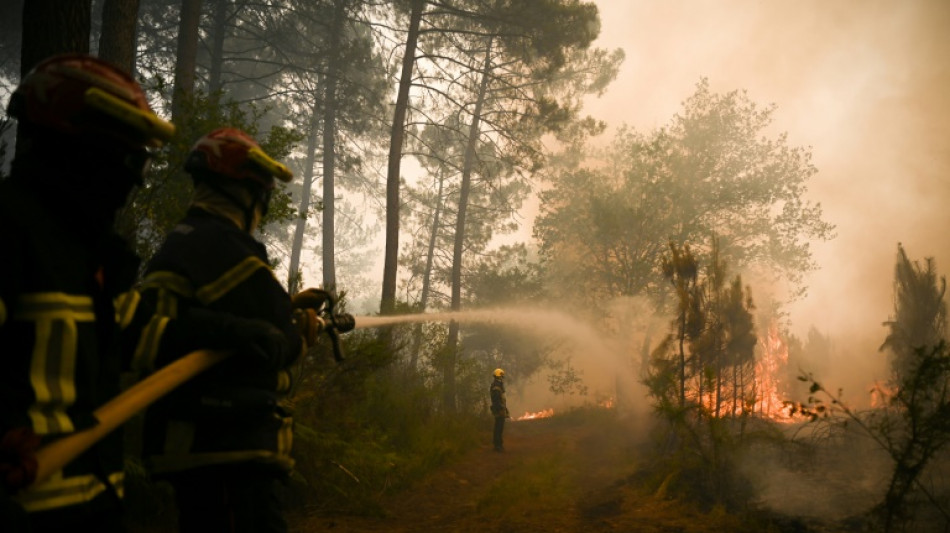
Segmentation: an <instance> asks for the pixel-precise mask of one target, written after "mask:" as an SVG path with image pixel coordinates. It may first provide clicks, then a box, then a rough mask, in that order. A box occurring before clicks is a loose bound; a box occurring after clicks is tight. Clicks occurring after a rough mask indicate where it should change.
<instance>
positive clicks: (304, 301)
mask: <svg viewBox="0 0 950 533" xmlns="http://www.w3.org/2000/svg"><path fill="white" fill-rule="evenodd" d="M332 299H333V298H332V296H331V295H330V293H329V292H327V291H325V290H323V289H305V290H302V291H300V292H298V293H297V294H295V295H294V296H293V298H291V304H292V305H293V307H294V309H313V310H319V309H320V308H321V307H323V305H324V304H326V303H329V302H331V301H332Z"/></svg>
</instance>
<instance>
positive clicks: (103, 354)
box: [0, 178, 139, 513]
mask: <svg viewBox="0 0 950 533" xmlns="http://www.w3.org/2000/svg"><path fill="white" fill-rule="evenodd" d="M50 194H55V192H51V193H50ZM64 218H65V217H63V216H62V213H57V212H55V210H52V209H50V208H49V202H41V201H40V200H39V198H38V197H37V193H34V192H33V190H32V189H30V188H28V187H27V186H26V185H24V183H23V182H22V181H17V180H16V179H13V178H11V179H8V180H6V181H4V182H2V183H0V250H3V252H2V256H3V260H2V261H0V435H3V434H5V433H6V432H7V431H9V430H11V429H13V428H31V429H32V431H33V432H34V433H36V434H37V435H39V436H40V437H41V438H42V441H43V443H44V444H46V443H48V442H50V441H53V440H56V439H58V438H61V437H63V436H65V435H68V434H70V433H73V432H75V431H79V430H82V429H85V428H88V427H91V426H93V425H95V424H96V419H95V417H94V416H93V411H94V410H95V409H96V408H97V407H99V405H101V404H102V403H104V402H105V401H106V400H108V399H111V398H112V397H114V396H115V395H116V394H117V393H118V392H119V377H120V371H121V369H122V358H121V350H120V335H119V333H120V330H121V329H122V328H124V327H125V326H127V325H128V324H129V323H130V322H131V319H132V316H133V314H134V310H135V307H136V304H137V302H138V298H137V294H136V293H134V292H128V291H127V289H128V288H129V287H131V286H132V283H133V280H134V278H135V275H136V272H137V269H138V264H139V262H138V259H137V258H136V256H135V255H134V254H133V253H132V252H131V251H129V250H128V249H127V247H126V246H125V244H124V243H123V242H122V241H121V239H119V238H118V237H117V236H115V235H112V234H111V233H109V232H107V231H106V232H102V234H94V233H95V232H91V233H89V234H80V233H78V231H79V230H78V229H76V228H75V227H74V225H71V224H69V223H68V222H67V221H66V220H64ZM121 438H122V437H121V432H113V433H112V434H111V435H109V436H107V437H106V438H104V439H103V440H102V441H100V442H99V443H98V444H96V445H95V446H93V447H92V448H91V449H90V450H88V451H87V452H86V453H84V454H82V455H81V456H79V457H78V458H77V459H76V460H75V461H73V462H71V463H70V464H68V465H67V466H66V467H65V468H64V469H63V470H62V471H60V472H57V473H55V474H54V475H53V476H52V477H51V478H50V479H49V480H47V481H46V482H44V483H41V484H39V485H37V486H34V487H32V488H30V489H28V490H25V491H21V492H20V493H18V494H15V495H14V499H15V500H16V501H18V502H19V504H20V505H21V506H23V507H24V508H25V509H26V510H27V511H29V512H31V513H35V512H51V513H55V512H58V511H62V510H73V511H75V510H76V509H77V508H79V507H84V508H85V509H86V510H88V511H89V512H95V510H96V509H106V508H112V507H114V506H115V505H116V503H117V502H116V498H117V497H121V495H122V492H123V490H122V487H123V473H122V469H123V456H122V441H121Z"/></svg>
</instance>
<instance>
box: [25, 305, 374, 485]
mask: <svg viewBox="0 0 950 533" xmlns="http://www.w3.org/2000/svg"><path fill="white" fill-rule="evenodd" d="M331 309H332V308H331ZM334 318H335V316H334V315H333V314H332V313H329V314H328V316H326V317H318V320H320V321H321V330H322V331H323V332H325V333H327V335H328V336H329V337H330V341H331V343H332V345H333V355H334V359H336V360H337V361H341V360H342V359H343V349H342V345H341V343H340V338H339V333H340V332H339V331H338V330H337V328H336V327H335V321H334ZM355 320H356V325H355V326H354V327H356V328H359V327H372V326H371V325H364V324H360V319H359V318H355ZM230 355H231V354H230V353H229V352H222V351H213V350H197V351H194V352H191V353H189V354H188V355H186V356H184V357H182V358H180V359H178V360H176V361H174V362H173V363H171V364H169V365H167V366H164V367H162V368H161V369H159V370H157V371H156V372H154V373H153V374H151V375H149V376H148V377H147V378H145V379H143V380H141V381H139V382H138V383H136V384H135V385H132V386H131V387H129V388H128V389H126V390H125V391H123V392H122V393H121V394H119V395H118V396H116V397H115V398H113V399H112V400H109V401H108V402H106V403H105V404H103V405H102V406H100V407H99V408H98V409H96V410H95V412H94V415H95V417H96V419H97V420H98V422H99V423H98V424H96V425H95V426H93V427H91V428H88V429H85V430H83V431H77V432H76V433H73V434H71V435H69V436H67V437H63V438H61V439H59V440H56V441H53V442H51V443H49V444H47V445H46V446H43V447H41V448H40V449H38V450H37V451H36V462H37V470H36V477H35V479H34V480H33V483H32V484H31V485H32V486H35V485H38V484H40V483H42V482H43V481H44V480H46V479H47V478H48V477H49V476H51V475H53V474H54V473H55V472H58V471H59V470H61V469H62V468H63V467H64V466H66V465H67V464H69V463H70V462H71V461H72V460H74V459H75V458H76V457H78V456H79V455H81V454H82V453H83V452H85V451H86V450H88V449H89V448H91V447H92V446H93V445H94V444H95V443H96V442H98V441H99V440H100V439H102V438H103V437H105V436H106V435H108V434H109V433H111V432H112V431H113V430H115V429H116V428H118V427H119V426H121V425H122V424H124V423H125V422H127V421H128V420H129V419H130V418H132V417H133V416H135V414H136V413H138V412H139V411H142V410H143V409H145V408H146V407H148V406H149V405H151V404H153V403H154V402H156V401H157V400H159V399H160V398H161V397H163V396H165V395H166V394H168V393H169V392H171V391H172V390H174V389H175V388H177V387H178V386H180V385H181V384H182V383H185V382H186V381H188V380H190V379H192V378H193V377H195V376H197V375H198V374H200V373H201V372H203V371H205V370H207V369H208V368H210V367H212V366H214V365H216V364H217V363H219V362H221V361H223V360H224V359H226V358H228V357H229V356H230Z"/></svg>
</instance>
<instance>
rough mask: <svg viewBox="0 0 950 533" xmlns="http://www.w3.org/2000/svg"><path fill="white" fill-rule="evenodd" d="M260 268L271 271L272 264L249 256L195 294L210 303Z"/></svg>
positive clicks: (203, 301) (200, 299) (199, 298)
mask: <svg viewBox="0 0 950 533" xmlns="http://www.w3.org/2000/svg"><path fill="white" fill-rule="evenodd" d="M260 268H266V269H267V271H268V272H270V266H269V265H268V264H267V263H265V262H264V261H261V260H260V259H259V258H257V257H253V256H252V257H248V258H247V259H245V260H243V261H241V262H240V263H238V265H237V266H235V267H234V268H232V269H230V270H228V271H227V272H225V273H224V274H222V275H221V277H220V278H218V279H216V280H215V281H213V282H211V283H209V284H207V285H205V286H204V287H201V288H200V289H198V292H197V293H196V294H195V295H196V296H197V297H198V301H200V302H201V303H203V304H205V305H208V304H210V303H211V302H214V301H215V300H217V299H218V298H221V297H222V296H224V295H225V294H227V293H228V292H229V291H231V289H233V288H234V287H237V286H238V285H240V284H241V283H242V282H243V281H244V280H246V279H247V278H249V277H251V275H252V274H254V273H255V272H257V270H258V269H260Z"/></svg>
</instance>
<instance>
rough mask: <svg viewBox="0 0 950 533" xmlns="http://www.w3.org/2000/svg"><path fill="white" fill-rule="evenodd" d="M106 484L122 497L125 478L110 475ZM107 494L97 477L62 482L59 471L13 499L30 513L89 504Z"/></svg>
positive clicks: (122, 474) (61, 474) (121, 474)
mask: <svg viewBox="0 0 950 533" xmlns="http://www.w3.org/2000/svg"><path fill="white" fill-rule="evenodd" d="M109 483H111V484H112V486H113V487H115V490H116V493H118V495H119V497H122V496H124V494H125V474H124V473H122V472H113V473H112V474H109ZM104 490H106V485H105V483H103V482H102V481H100V480H99V478H97V477H96V476H93V475H91V474H90V475H85V476H73V477H68V478H63V473H62V471H60V472H57V473H56V474H54V475H53V476H52V477H50V478H49V479H48V480H47V481H45V482H43V483H41V484H40V485H37V486H36V487H31V488H30V489H28V490H26V491H24V492H22V493H20V494H17V495H16V496H14V499H15V500H16V501H17V502H19V503H20V505H22V506H23V508H24V509H26V510H27V511H29V512H36V511H46V510H49V509H57V508H60V507H66V506H69V505H76V504H78V503H83V502H88V501H90V500H92V499H93V498H95V497H96V496H98V495H99V494H101V493H102V492H103V491H104Z"/></svg>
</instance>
